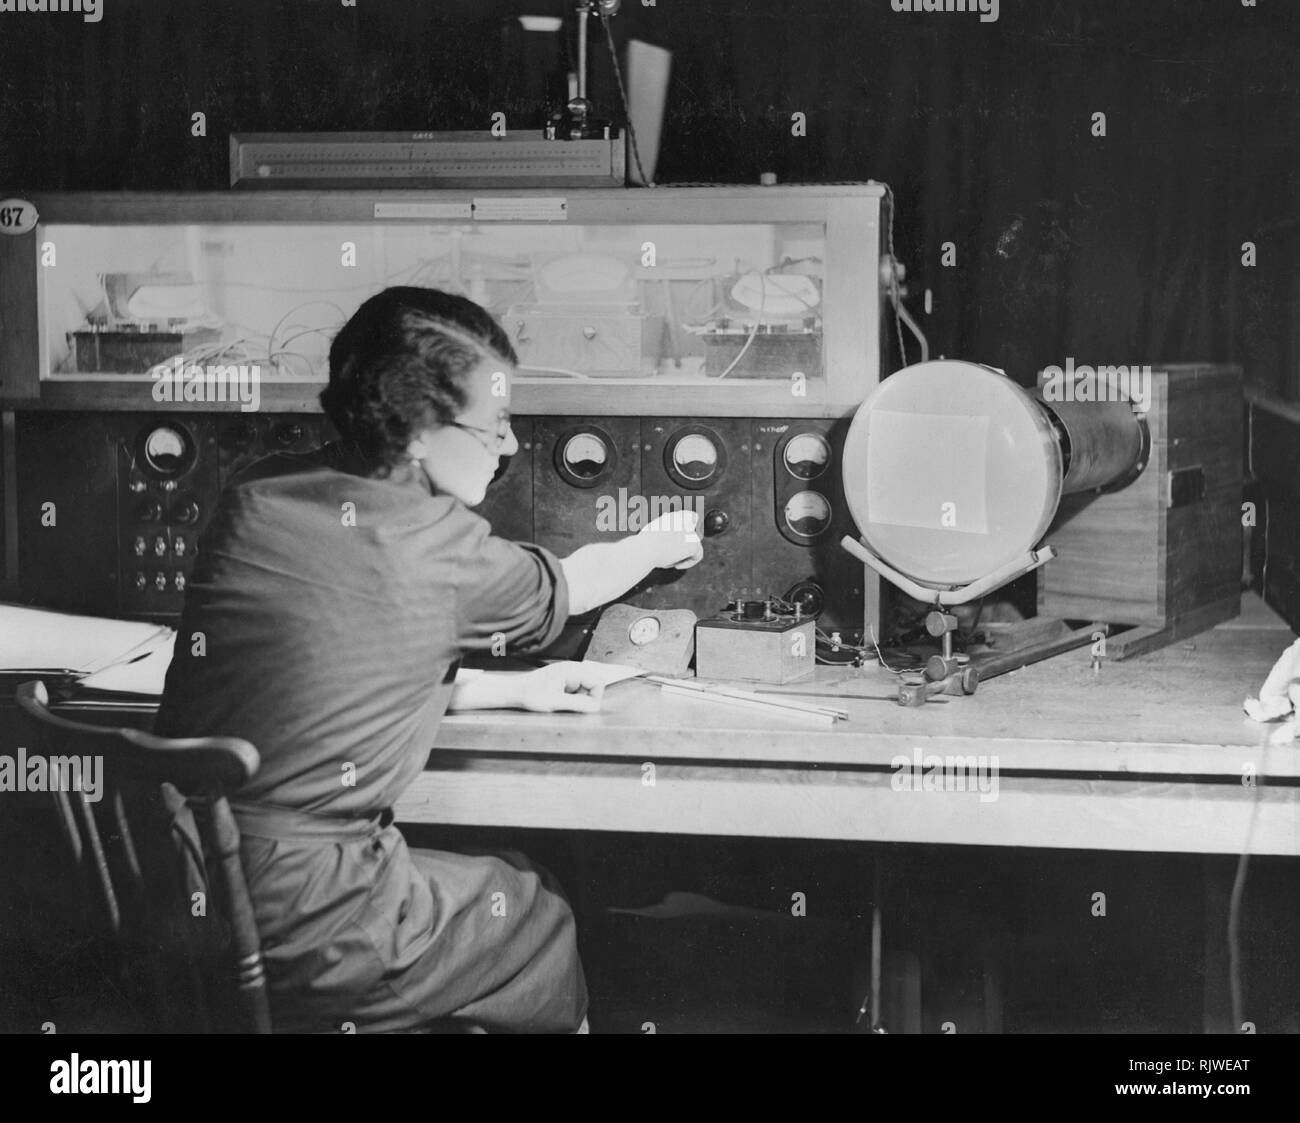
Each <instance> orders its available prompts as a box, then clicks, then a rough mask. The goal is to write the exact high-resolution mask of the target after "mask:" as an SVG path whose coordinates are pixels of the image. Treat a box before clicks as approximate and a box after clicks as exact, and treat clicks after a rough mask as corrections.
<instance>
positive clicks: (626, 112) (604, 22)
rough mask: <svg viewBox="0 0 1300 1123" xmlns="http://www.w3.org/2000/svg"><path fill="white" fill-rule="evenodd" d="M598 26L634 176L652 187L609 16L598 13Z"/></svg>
mask: <svg viewBox="0 0 1300 1123" xmlns="http://www.w3.org/2000/svg"><path fill="white" fill-rule="evenodd" d="M600 24H601V26H602V27H603V28H604V29H605V42H606V43H608V44H609V58H610V61H611V62H612V63H613V64H614V80H615V81H616V82H618V96H619V98H620V99H621V100H622V102H623V117H624V119H625V120H626V121H627V135H628V139H629V140H631V142H632V159H634V160H635V161H636V174H637V175H639V176H640V177H641V182H642V183H644V184H645V185H646V186H647V187H654V186H655V185H654V183H653V182H651V180H650V177H649V176H647V175H646V174H645V168H643V167H642V166H641V149H640V148H639V147H638V146H637V143H636V129H634V128H633V127H632V111H631V110H630V109H628V107H627V89H626V87H625V86H624V85H623V68H622V67H620V66H619V64H618V51H617V50H615V49H614V33H613V31H611V30H610V27H609V16H608V15H606V14H605V13H604V12H601V13H600Z"/></svg>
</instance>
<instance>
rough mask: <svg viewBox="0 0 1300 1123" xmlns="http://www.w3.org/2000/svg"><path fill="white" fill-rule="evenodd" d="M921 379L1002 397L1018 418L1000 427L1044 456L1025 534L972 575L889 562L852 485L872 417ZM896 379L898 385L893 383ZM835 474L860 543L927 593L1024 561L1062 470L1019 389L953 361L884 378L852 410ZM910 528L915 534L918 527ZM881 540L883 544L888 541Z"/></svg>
mask: <svg viewBox="0 0 1300 1123" xmlns="http://www.w3.org/2000/svg"><path fill="white" fill-rule="evenodd" d="M927 376H943V377H952V376H955V377H960V378H962V379H965V380H973V379H979V380H981V381H983V382H984V383H985V384H986V385H987V386H989V387H990V388H992V389H993V392H994V393H1002V394H1003V396H1004V397H1005V399H1006V400H1007V401H1008V402H1009V403H1014V404H1015V406H1016V407H1017V408H1018V410H1019V413H1018V416H1017V415H1011V416H1010V417H1008V418H1006V419H1005V420H1004V425H1009V426H1015V427H1017V428H1019V429H1021V431H1020V432H1019V433H1018V434H1017V436H1018V437H1019V438H1020V439H1022V440H1025V439H1028V438H1030V437H1037V442H1038V444H1040V445H1041V446H1042V448H1043V449H1044V451H1045V453H1046V456H1045V458H1044V465H1045V468H1046V471H1044V472H1043V473H1041V474H1039V475H1037V476H1036V477H1034V482H1037V481H1041V483H1040V486H1039V489H1038V490H1039V494H1038V499H1037V501H1036V502H1035V501H1034V497H1032V496H1031V497H1030V502H1029V503H1028V504H1027V506H1028V507H1029V509H1031V510H1033V509H1035V508H1036V509H1037V510H1038V514H1037V516H1036V517H1035V518H1033V520H1032V521H1031V520H1030V519H1026V520H1025V521H1024V523H1023V524H1022V526H1023V527H1024V528H1025V529H1023V530H1022V531H1021V532H1020V533H1019V534H1017V535H1015V537H1009V538H1007V543H1008V544H1007V545H1006V546H1005V547H1004V548H1001V549H998V550H994V551H990V553H991V554H992V556H993V559H994V560H993V561H991V562H990V563H988V564H985V565H984V566H982V567H977V568H978V571H977V568H972V566H974V565H975V563H974V561H971V562H966V563H965V564H963V563H962V561H961V560H960V559H959V560H958V561H956V562H953V563H951V564H947V565H942V566H934V565H927V564H926V563H925V562H924V561H923V560H921V561H918V559H917V558H915V557H903V558H895V557H891V556H890V551H889V550H888V549H882V548H881V539H880V537H879V531H877V532H876V533H875V534H873V526H874V524H873V523H872V521H871V519H870V518H869V517H868V512H867V509H866V504H867V499H866V488H865V485H864V486H863V487H861V488H860V487H859V486H858V483H857V478H859V477H862V478H865V475H866V471H865V469H866V467H867V466H868V465H869V461H870V454H869V441H868V439H867V432H868V425H869V423H870V418H871V415H872V413H873V412H874V411H875V410H877V409H881V408H888V405H889V399H890V398H891V397H895V396H897V395H898V393H899V392H900V390H901V388H902V387H903V386H904V385H905V384H906V383H909V382H914V381H915V380H916V379H917V378H918V377H919V378H925V377H927ZM899 379H902V380H903V381H897V380H899ZM994 380H996V381H994ZM891 384H892V385H891ZM1029 466H1030V468H1031V469H1032V468H1033V467H1034V465H1032V464H1031V465H1029ZM840 474H841V477H842V479H843V483H844V495H845V501H846V503H847V505H848V508H849V512H850V514H852V516H853V519H854V522H855V523H856V524H857V527H858V530H859V533H860V534H861V536H862V539H863V541H865V542H866V544H867V546H868V547H869V548H870V549H871V551H872V552H873V553H874V554H876V555H877V556H878V557H880V558H881V559H882V560H883V561H885V562H886V563H888V564H889V565H890V566H892V567H893V568H894V569H897V570H898V571H899V572H900V573H902V574H904V575H905V576H907V577H910V578H911V579H912V580H913V581H915V582H916V583H917V584H919V585H923V586H925V587H927V588H932V589H950V588H957V587H960V586H962V585H967V584H970V583H971V582H972V581H977V580H979V579H980V578H982V577H986V576H988V575H989V574H990V573H993V572H995V571H996V570H998V569H1000V568H1001V567H1002V566H1004V565H1008V564H1011V563H1013V562H1015V561H1016V560H1017V559H1018V558H1021V557H1024V556H1026V555H1027V554H1028V553H1029V551H1031V550H1032V549H1033V548H1034V547H1035V546H1037V545H1038V544H1039V542H1041V541H1042V538H1043V535H1044V534H1046V533H1047V528H1048V527H1049V526H1050V525H1051V522H1052V519H1053V518H1054V517H1055V515H1056V509H1057V505H1058V504H1059V503H1060V499H1061V481H1062V479H1063V478H1064V465H1063V463H1062V459H1061V448H1060V444H1059V443H1058V440H1057V437H1056V434H1055V432H1054V430H1053V428H1052V424H1051V421H1050V420H1049V419H1048V417H1047V415H1046V413H1045V412H1044V411H1043V410H1042V409H1041V408H1040V407H1039V406H1038V405H1037V404H1036V403H1035V402H1034V400H1033V398H1032V397H1030V395H1029V393H1028V392H1027V391H1026V390H1025V389H1024V388H1023V387H1021V386H1019V385H1018V384H1017V383H1015V382H1013V381H1012V380H1011V379H1009V378H1007V376H1006V375H1005V374H1002V373H1001V372H999V371H996V370H994V369H993V368H992V367H986V366H983V365H982V364H980V363H972V362H966V361H963V360H959V359H934V360H931V361H929V362H925V363H915V364H913V365H912V366H909V367H904V368H903V369H902V370H900V371H897V372H896V373H894V374H892V375H890V376H889V377H888V378H886V379H884V380H883V381H882V382H881V383H880V384H879V385H878V386H877V387H876V388H875V389H874V390H873V391H872V392H871V394H869V395H868V396H867V398H866V400H865V401H863V403H862V404H861V405H860V406H858V408H857V410H856V411H855V413H854V416H853V420H852V422H851V423H850V425H849V429H848V432H847V434H846V435H845V438H844V448H843V452H842V453H841V460H840ZM1030 528H1032V529H1030ZM911 529H912V530H913V531H918V530H921V529H923V528H911ZM886 533H888V532H886ZM885 541H886V542H888V541H889V540H888V538H886V539H885Z"/></svg>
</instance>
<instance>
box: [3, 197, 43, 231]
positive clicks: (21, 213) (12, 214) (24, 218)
mask: <svg viewBox="0 0 1300 1123" xmlns="http://www.w3.org/2000/svg"><path fill="white" fill-rule="evenodd" d="M38 217H39V216H38V215H37V214H36V207H35V206H33V205H32V204H31V203H29V202H28V201H27V200H26V199H0V234H26V233H27V232H28V231H29V230H35V229H36V220H37V218H38Z"/></svg>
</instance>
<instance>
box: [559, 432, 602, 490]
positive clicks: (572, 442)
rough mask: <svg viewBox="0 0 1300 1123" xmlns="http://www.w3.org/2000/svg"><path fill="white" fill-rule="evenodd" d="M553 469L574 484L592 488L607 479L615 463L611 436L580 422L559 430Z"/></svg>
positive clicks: (566, 480)
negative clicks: (574, 425) (561, 430)
mask: <svg viewBox="0 0 1300 1123" xmlns="http://www.w3.org/2000/svg"><path fill="white" fill-rule="evenodd" d="M554 448H555V451H554V454H553V458H554V461H555V470H556V471H557V472H559V473H560V476H561V477H562V478H563V479H564V481H565V482H566V483H569V484H571V485H572V486H574V487H595V486H596V485H597V484H598V483H600V481H601V480H604V479H607V478H608V477H609V476H610V475H611V474H612V473H613V471H614V469H615V467H616V466H617V464H618V453H617V451H616V450H615V448H614V439H613V438H612V437H611V436H610V435H609V434H608V433H606V432H605V430H604V429H600V428H597V427H596V426H595V425H581V426H576V427H574V428H572V429H566V430H565V431H564V432H562V433H561V434H560V435H559V437H558V439H557V440H556V442H555V446H554Z"/></svg>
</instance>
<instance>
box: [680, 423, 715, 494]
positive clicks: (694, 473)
mask: <svg viewBox="0 0 1300 1123" xmlns="http://www.w3.org/2000/svg"><path fill="white" fill-rule="evenodd" d="M669 448H670V454H669V459H668V472H669V475H671V476H673V477H674V478H675V479H676V480H677V481H678V482H679V483H681V484H684V485H685V486H686V487H692V488H699V487H704V486H705V485H706V484H708V483H709V482H711V481H712V480H714V479H716V478H717V477H718V475H719V474H720V472H721V470H722V468H723V455H724V454H723V452H722V449H721V448H719V447H718V443H717V441H715V440H714V439H713V437H711V436H709V435H708V434H706V433H700V432H694V433H690V432H688V433H684V434H683V435H682V436H680V437H678V438H677V440H675V441H674V442H673V443H672V444H671V445H670V446H669Z"/></svg>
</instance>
